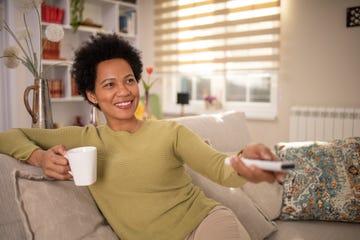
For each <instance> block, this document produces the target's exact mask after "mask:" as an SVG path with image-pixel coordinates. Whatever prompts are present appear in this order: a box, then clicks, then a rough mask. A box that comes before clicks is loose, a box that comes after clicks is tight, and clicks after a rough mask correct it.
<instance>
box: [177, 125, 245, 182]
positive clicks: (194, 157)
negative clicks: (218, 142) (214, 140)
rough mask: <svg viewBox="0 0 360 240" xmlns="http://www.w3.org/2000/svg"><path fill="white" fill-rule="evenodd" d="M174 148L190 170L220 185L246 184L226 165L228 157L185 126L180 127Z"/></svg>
mask: <svg viewBox="0 0 360 240" xmlns="http://www.w3.org/2000/svg"><path fill="white" fill-rule="evenodd" d="M174 148H175V153H176V154H177V155H178V156H179V157H180V159H181V160H182V161H183V162H184V163H186V164H187V165H188V166H189V167H190V168H192V169H193V170H195V171H196V172H198V173H200V174H201V175H203V176H205V177H207V178H209V179H210V180H212V181H214V182H216V183H218V184H221V185H223V186H227V187H240V186H242V185H243V184H245V183H246V180H245V179H244V178H243V177H241V176H239V175H238V174H237V173H236V171H235V170H234V169H233V168H232V167H231V166H228V165H226V164H225V163H224V160H225V158H226V157H227V156H228V155H226V154H224V153H222V152H219V151H217V150H215V149H214V148H212V147H211V146H209V145H208V144H207V143H205V141H203V140H202V139H201V138H200V137H199V136H198V135H197V134H195V133H194V132H192V131H191V130H190V129H188V128H186V127H185V126H183V125H179V128H178V131H177V136H176V140H175V147H174Z"/></svg>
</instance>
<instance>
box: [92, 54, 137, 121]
mask: <svg viewBox="0 0 360 240" xmlns="http://www.w3.org/2000/svg"><path fill="white" fill-rule="evenodd" d="M86 94H87V97H88V99H89V100H90V101H91V102H92V103H94V104H98V105H99V107H100V109H101V110H102V112H103V113H104V115H105V118H106V120H107V123H108V124H109V126H110V127H112V126H113V127H114V126H116V125H114V124H117V123H121V122H124V121H127V120H133V119H134V118H135V115H134V113H135V111H136V108H137V106H138V103H139V87H138V84H137V82H136V79H135V77H134V73H133V71H132V69H131V67H130V65H129V64H128V63H127V62H126V61H125V60H124V59H120V58H115V59H110V60H105V61H102V62H100V63H99V64H98V66H97V69H96V80H95V92H87V93H86Z"/></svg>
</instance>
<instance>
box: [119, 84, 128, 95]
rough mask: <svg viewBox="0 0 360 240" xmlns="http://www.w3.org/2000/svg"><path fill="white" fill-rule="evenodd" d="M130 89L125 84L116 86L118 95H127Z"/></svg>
mask: <svg viewBox="0 0 360 240" xmlns="http://www.w3.org/2000/svg"><path fill="white" fill-rule="evenodd" d="M129 93H130V91H129V89H128V88H127V86H126V85H125V84H118V85H117V88H116V94H117V95H119V96H127V95H129Z"/></svg>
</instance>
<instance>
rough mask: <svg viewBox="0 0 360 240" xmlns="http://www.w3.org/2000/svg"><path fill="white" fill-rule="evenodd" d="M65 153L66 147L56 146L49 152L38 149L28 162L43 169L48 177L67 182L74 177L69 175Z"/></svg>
mask: <svg viewBox="0 0 360 240" xmlns="http://www.w3.org/2000/svg"><path fill="white" fill-rule="evenodd" d="M65 153H66V148H65V146H64V145H56V146H54V147H52V148H50V149H48V150H42V149H37V150H35V151H34V152H33V153H32V154H31V156H30V158H29V159H28V160H27V162H28V163H30V164H31V165H35V166H38V167H40V168H42V169H43V171H44V173H45V175H46V176H48V177H51V178H55V179H58V180H66V179H70V178H72V176H71V174H70V173H69V170H70V166H69V162H68V160H67V159H66V158H65Z"/></svg>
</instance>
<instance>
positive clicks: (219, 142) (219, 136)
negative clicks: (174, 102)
mask: <svg viewBox="0 0 360 240" xmlns="http://www.w3.org/2000/svg"><path fill="white" fill-rule="evenodd" d="M174 120H176V121H177V122H179V123H181V124H183V125H185V126H187V127H188V128H190V129H191V130H192V131H194V132H195V133H196V134H198V135H199V136H200V137H202V138H203V139H207V140H208V141H209V142H210V143H211V146H212V147H214V148H215V149H217V150H219V151H222V152H237V151H238V150H239V149H241V148H244V147H245V146H246V145H247V144H249V143H250V135H249V132H248V128H247V126H246V122H245V114H244V113H243V112H234V111H230V112H225V113H221V114H209V115H200V116H188V117H182V118H175V119H174Z"/></svg>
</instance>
